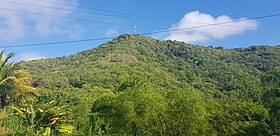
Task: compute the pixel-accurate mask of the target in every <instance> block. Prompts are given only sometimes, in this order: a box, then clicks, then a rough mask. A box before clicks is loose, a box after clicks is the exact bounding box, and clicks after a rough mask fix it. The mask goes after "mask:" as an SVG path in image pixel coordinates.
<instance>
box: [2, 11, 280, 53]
mask: <svg viewBox="0 0 280 136" xmlns="http://www.w3.org/2000/svg"><path fill="white" fill-rule="evenodd" d="M276 16H280V13H278V14H271V15H266V16H259V17H253V18H247V19H242V20H236V21H228V22H222V23H215V24H208V25H201V26H195V27H187V28H180V29H170V30H163V31H156V32H147V33H142V34H140V35H151V34H158V33H167V32H175V31H182V30H189V29H196V28H203V27H209V26H217V25H223V24H230V23H235V22H244V21H249V20H258V19H264V18H271V17H276ZM112 38H115V37H103V38H92V39H83V40H72V41H57V42H46V43H32V44H19V45H10V46H9V45H6V46H0V48H15V47H27V46H43V45H54V44H66V43H77V42H89V41H97V40H108V39H112Z"/></svg>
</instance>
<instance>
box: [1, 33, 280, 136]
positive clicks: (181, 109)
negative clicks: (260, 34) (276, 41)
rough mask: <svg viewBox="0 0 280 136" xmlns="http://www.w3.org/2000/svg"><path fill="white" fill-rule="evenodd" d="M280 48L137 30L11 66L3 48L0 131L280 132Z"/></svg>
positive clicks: (119, 133)
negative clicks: (158, 36) (201, 42)
mask: <svg viewBox="0 0 280 136" xmlns="http://www.w3.org/2000/svg"><path fill="white" fill-rule="evenodd" d="M279 52H280V46H251V47H249V48H237V49H223V48H220V47H203V46H194V45H189V44H185V43H183V42H177V41H159V40H155V39H152V38H147V37H143V36H140V35H121V36H119V37H117V38H115V39H113V40H111V41H109V42H107V43H105V44H102V45H100V46H98V47H96V48H94V49H90V50H87V51H83V52H80V53H77V54H74V55H71V56H65V57H60V58H53V59H41V60H36V61H30V62H20V63H17V64H15V65H14V64H8V63H7V62H8V60H9V59H10V58H11V57H12V56H13V55H12V54H10V55H8V56H7V58H6V59H4V60H3V53H4V52H2V53H1V54H2V55H1V56H2V57H1V60H2V61H1V69H0V72H1V78H0V79H1V81H2V82H1V83H0V96H1V110H0V135H137V136H139V135H160V136H169V135H174V136H177V135H236V136H240V135H248V136H251V135H280V125H279V124H280V122H279V120H280V95H279V94H280V67H279V66H280V53H279ZM24 71H27V72H30V74H31V75H32V76H30V75H29V74H27V72H24Z"/></svg>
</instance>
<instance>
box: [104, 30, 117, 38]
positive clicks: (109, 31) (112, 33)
mask: <svg viewBox="0 0 280 136" xmlns="http://www.w3.org/2000/svg"><path fill="white" fill-rule="evenodd" d="M118 34H119V31H118V30H117V29H110V30H107V31H106V32H105V35H106V36H108V37H111V36H117V35H118Z"/></svg>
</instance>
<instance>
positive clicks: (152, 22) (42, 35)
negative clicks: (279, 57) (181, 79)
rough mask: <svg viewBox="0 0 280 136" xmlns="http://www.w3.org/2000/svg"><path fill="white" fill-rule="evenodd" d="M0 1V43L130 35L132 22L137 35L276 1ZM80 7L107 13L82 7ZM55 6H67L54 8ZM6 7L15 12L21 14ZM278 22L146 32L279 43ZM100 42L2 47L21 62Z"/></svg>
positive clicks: (235, 43)
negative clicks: (131, 15) (111, 15)
mask: <svg viewBox="0 0 280 136" xmlns="http://www.w3.org/2000/svg"><path fill="white" fill-rule="evenodd" d="M17 2H19V3H17ZM20 3H27V4H20ZM57 3H61V4H64V6H63V5H61V4H57ZM28 4H29V5H28ZM30 4H31V5H30ZM0 5H1V8H2V9H1V8H0V46H6V45H8V46H9V45H17V44H28V43H41V42H52V41H67V40H79V39H87V38H102V37H108V36H110V37H111V36H118V35H120V34H123V33H132V32H133V25H134V24H136V25H137V32H138V33H145V32H155V31H159V30H169V29H178V28H185V27H192V26H199V25H204V24H212V23H220V22H227V21H231V20H238V19H242V18H251V17H257V16H263V15H270V14H276V13H280V10H279V6H280V1H279V0H269V1H261V0H246V1H245V0H227V1H225V0H207V1H205V0H181V1H174V0H106V1H101V0H99V1H97V0H44V2H42V1H41V2H40V0H22V1H16V0H0ZM34 5H39V6H34ZM65 5H75V6H65ZM46 7H52V8H46ZM82 7H89V8H93V9H101V10H108V11H111V12H104V11H101V10H90V9H84V8H82ZM3 8H4V9H3ZM59 8H60V9H61V8H63V9H68V10H59ZM7 9H8V10H7ZM11 10H20V11H21V12H18V11H11ZM77 10H79V11H83V12H94V13H101V14H113V15H118V16H119V15H121V16H127V15H125V14H124V13H130V14H137V15H142V16H151V17H160V18H168V19H172V21H171V20H157V19H148V18H140V19H139V18H137V17H136V18H135V17H133V18H118V17H108V16H101V15H96V14H95V15H94V14H86V13H81V12H76V11H77ZM22 11H27V12H32V13H26V12H22ZM34 13H39V14H48V15H55V16H60V17H64V18H57V17H51V16H45V15H38V14H34ZM120 13H122V14H120ZM65 18H82V19H89V20H96V21H103V22H111V23H117V24H127V25H129V26H125V27H124V26H119V25H113V24H102V23H94V22H88V21H82V20H75V19H65ZM279 22H280V17H274V18H267V19H261V20H251V21H247V22H237V23H234V24H228V25H227V26H225V25H223V26H215V27H213V26H212V27H207V28H201V29H193V30H185V31H180V32H174V33H165V34H155V35H150V36H151V37H154V38H158V39H161V40H166V39H171V40H179V41H185V42H187V43H192V44H198V45H203V46H209V45H212V46H224V47H226V48H236V47H248V46H251V45H279V43H280V38H279V31H280V26H279ZM141 26H146V27H153V28H156V29H150V28H143V27H141ZM106 41H107V40H101V41H92V42H83V43H72V44H63V45H48V46H38V47H22V48H6V50H7V52H14V53H16V58H15V61H21V60H32V59H38V58H52V57H59V56H64V55H70V54H73V53H76V52H79V51H83V50H86V49H90V48H94V47H96V46H98V45H100V44H102V43H104V42H106Z"/></svg>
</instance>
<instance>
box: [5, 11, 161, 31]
mask: <svg viewBox="0 0 280 136" xmlns="http://www.w3.org/2000/svg"><path fill="white" fill-rule="evenodd" d="M0 9H1V10H7V11H13V12H22V13H28V14H35V15H42V16H49V17H55V18H63V19H70V20H80V21H86V22H93V23H101V24H110V25H118V26H126V27H133V25H130V24H120V23H112V22H105V21H97V20H91V19H84V18H76V17H66V16H58V15H50V14H44V13H38V12H31V11H24V10H17V9H10V8H3V7H0ZM138 26H139V27H141V28H148V29H155V30H158V29H162V28H158V27H149V26H142V25H138Z"/></svg>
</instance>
